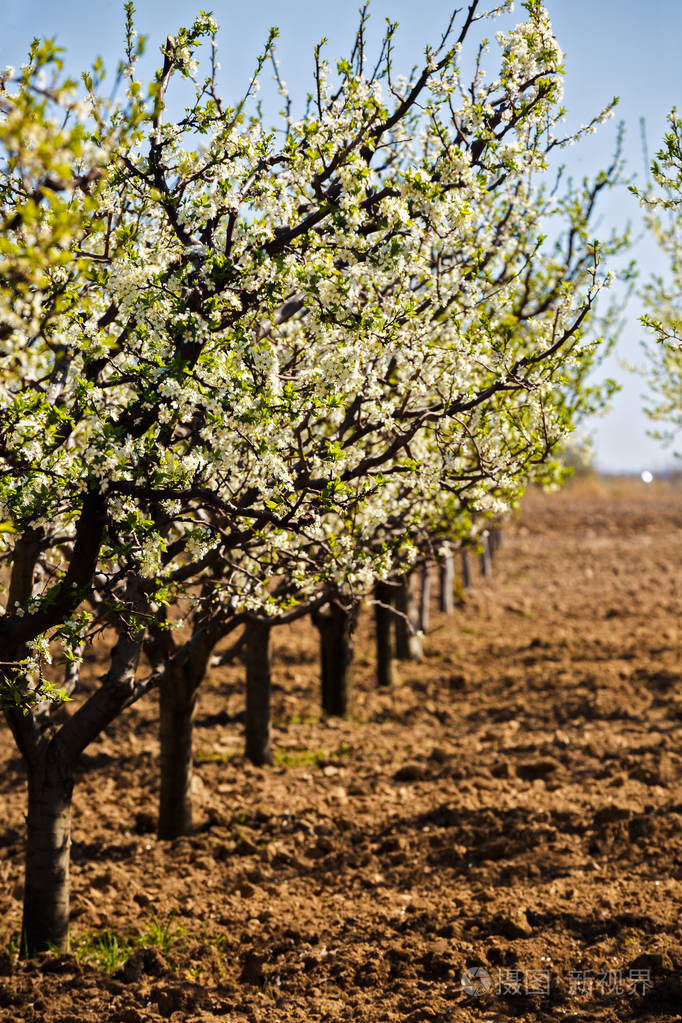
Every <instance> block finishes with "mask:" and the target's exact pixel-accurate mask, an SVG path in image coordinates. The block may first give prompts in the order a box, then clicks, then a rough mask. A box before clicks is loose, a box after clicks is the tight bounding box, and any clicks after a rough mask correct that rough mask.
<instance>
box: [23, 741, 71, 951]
mask: <svg viewBox="0 0 682 1023" xmlns="http://www.w3.org/2000/svg"><path fill="white" fill-rule="evenodd" d="M72 792H73V775H72V772H71V770H70V769H69V768H68V767H66V766H65V765H64V764H63V763H62V762H61V760H60V759H58V758H57V757H56V756H55V754H54V748H53V747H48V750H47V752H46V754H44V755H43V756H41V757H40V759H39V760H38V761H37V762H36V761H34V762H33V764H32V765H31V767H29V770H28V816H27V820H26V827H27V841H26V869H25V885H24V912H23V920H22V924H21V949H20V951H21V955H22V956H24V957H28V956H33V955H36V953H38V952H44V951H46V950H47V949H49V948H54V949H57V950H58V951H60V952H66V951H68V948H69V862H70V853H71V795H72Z"/></svg>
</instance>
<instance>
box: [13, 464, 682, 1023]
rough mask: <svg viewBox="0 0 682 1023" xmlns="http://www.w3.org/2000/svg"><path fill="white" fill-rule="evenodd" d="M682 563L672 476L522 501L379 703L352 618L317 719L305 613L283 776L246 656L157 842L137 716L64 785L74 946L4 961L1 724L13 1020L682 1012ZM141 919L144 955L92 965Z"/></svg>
mask: <svg viewBox="0 0 682 1023" xmlns="http://www.w3.org/2000/svg"><path fill="white" fill-rule="evenodd" d="M681 565H682V491H681V490H680V488H679V487H678V488H674V487H672V486H671V485H666V484H663V483H661V484H654V485H652V486H650V487H648V488H646V487H645V486H644V485H639V484H636V483H618V482H610V483H605V482H602V481H594V482H592V483H589V484H587V485H586V484H581V485H579V484H574V485H572V486H571V487H569V488H567V489H566V490H565V491H563V492H562V493H559V494H555V495H551V496H544V495H540V494H531V495H529V496H528V497H527V499H526V501H525V503H524V508H523V513H522V516H521V519H520V521H519V522H517V523H514V524H512V525H510V526H509V527H508V528H507V530H506V532H505V542H504V545H503V548H502V550H501V551H500V552H499V555H498V557H497V560H496V563H495V574H494V577H493V578H492V579H490V580H483V579H481V578H476V579H475V582H474V586H473V588H472V589H471V590H470V591H467V593H466V594H465V596H464V598H463V600H462V602H461V603H460V604H459V606H458V607H457V610H456V612H455V614H454V615H453V616H452V617H451V618H444V617H443V616H440V615H437V614H436V615H434V617H433V622H432V629H431V633H430V635H429V636H428V637H427V642H426V649H427V654H426V657H425V660H424V661H423V663H421V664H418V665H417V664H409V663H404V664H402V665H400V668H399V683H398V684H397V685H396V687H395V689H394V690H393V691H391V692H379V691H377V689H376V686H375V685H374V684H373V679H372V674H373V656H372V650H371V644H370V633H369V620H368V616H365V618H364V619H363V620H362V622H361V625H360V628H359V635H358V640H357V645H356V649H357V667H356V691H355V711H354V717H353V718H352V719H351V720H348V721H338V720H330V721H320V720H319V714H318V710H317V707H318V696H317V682H316V646H315V636H314V634H313V632H312V629H311V627H310V626H308V625H306V624H301V625H299V626H297V627H296V628H291V629H286V630H284V629H283V630H280V632H279V634H276V640H275V645H276V662H275V664H276V667H275V676H276V693H275V714H276V728H275V734H274V739H275V743H276V746H277V748H278V750H279V754H278V764H277V765H276V766H275V767H274V768H272V769H256V768H253V767H251V766H249V765H247V764H245V763H244V762H243V760H242V759H241V757H240V748H241V734H240V712H241V711H242V707H243V694H242V691H241V686H240V676H241V673H240V671H239V670H237V669H220V670H219V671H216V672H215V673H214V674H213V676H212V678H211V679H210V681H209V682H208V683H207V685H206V687H205V691H204V692H203V694H202V697H201V704H200V708H199V713H198V721H197V737H196V751H197V753H196V761H197V786H196V788H197V791H196V795H197V801H198V807H199V817H200V822H199V829H198V831H197V833H196V835H193V836H192V837H190V838H185V839H181V840H178V841H174V842H160V841H157V840H156V838H155V837H154V834H153V832H152V831H151V830H150V829H151V827H152V822H153V814H154V808H155V798H156V791H157V779H156V769H155V761H156V755H157V744H156V739H155V717H154V703H153V701H151V700H150V701H148V702H145V703H143V704H141V705H139V706H138V707H136V708H134V709H133V711H132V712H130V713H129V714H128V716H127V717H126V718H125V719H123V720H121V721H119V722H118V723H117V724H116V726H115V727H114V728H112V729H111V730H110V732H109V733H108V734H107V735H106V737H104V738H103V739H102V740H101V741H100V742H99V743H97V744H96V745H95V746H93V747H92V748H91V749H90V751H89V753H88V755H87V757H86V758H85V763H84V769H83V772H82V777H81V778H80V779H79V781H78V784H77V789H76V795H75V813H74V846H73V874H72V888H73V896H72V904H73V924H72V934H73V939H74V944H75V947H76V948H80V952H79V956H78V957H74V956H50V955H47V956H44V957H42V958H40V959H39V960H37V961H34V962H31V963H29V964H17V963H16V961H15V960H14V957H13V956H11V955H10V954H8V952H7V951H6V949H7V948H8V942H9V940H10V937H11V935H12V934H13V933H15V932H16V931H17V929H18V926H19V921H20V898H21V856H22V841H23V835H22V829H23V813H24V784H23V780H22V774H21V765H20V762H19V760H18V759H17V757H16V754H15V752H14V750H13V749H12V747H11V744H10V738H9V735H8V733H7V730H6V729H4V730H3V731H1V732H0V757H1V767H0V799H1V800H2V804H1V806H2V809H1V810H0V813H1V816H0V1020H2V1021H3V1023H10V1021H14V1023H18V1021H21V1023H24V1021H33V1020H36V1021H37V1020H46V1021H50V1023H76V1021H77V1023H90V1021H98V1023H99V1021H111V1023H142V1021H151V1020H159V1019H171V1020H174V1021H180V1020H183V1021H184V1020H188V1021H208V1020H229V1021H235V1023H241V1021H245V1020H249V1021H254V1023H277V1021H279V1023H293V1021H296V1023H300V1021H317V1020H329V1021H337V1020H338V1021H341V1020H349V1021H350V1020H352V1021H356V1020H367V1021H372V1023H374V1021H396V1020H410V1021H417V1020H425V1021H428V1020H432V1021H448V1023H450V1021H452V1023H474V1021H475V1023H493V1021H495V1023H497V1021H502V1020H512V1019H513V1020H518V1021H527V1023H530V1021H538V1020H564V1021H573V1023H584V1021H588V1020H595V1021H597V1020H598V1021H600V1023H607V1021H616V1020H620V1021H629V1020H635V1019H649V1020H652V1021H657V1023H663V1021H672V1020H682V934H681V926H682V686H681V685H680V681H681V673H680V622H681V621H682V580H681V579H680V566H681ZM153 914H156V918H157V920H158V921H159V922H160V928H161V929H162V928H163V927H165V926H166V925H167V933H166V936H165V939H164V937H163V935H160V934H159V933H158V931H157V934H156V937H155V938H152V937H151V936H148V938H147V941H148V942H150V941H154V940H155V941H156V946H152V947H151V948H148V949H146V950H138V951H136V952H134V953H133V955H132V958H131V959H130V960H129V961H128V963H127V965H126V966H125V967H124V968H122V969H121V968H119V969H118V970H114V972H112V973H111V974H106V973H105V972H104V971H103V970H102V968H101V967H98V966H96V965H94V964H93V963H92V962H89V961H88V958H87V956H86V955H85V948H86V940H90V946H92V944H93V942H92V937H90V939H88V935H90V936H92V935H93V934H94V935H97V934H101V932H103V931H104V930H105V929H107V928H108V929H110V930H111V931H113V932H115V933H116V935H118V937H119V940H120V942H121V943H122V944H124V943H125V941H126V939H132V938H133V937H139V936H140V935H142V934H144V933H145V932H148V931H149V930H150V922H153ZM476 968H478V970H479V971H480V970H482V971H485V972H483V973H480V972H479V973H478V974H474V973H469V974H466V973H465V971H467V970H475V969H476ZM476 976H478V986H479V987H481V985H482V986H485V985H486V978H488V980H489V990H487V991H484V990H477V989H476V987H475V986H474V984H475V977H476ZM463 979H464V982H465V983H463Z"/></svg>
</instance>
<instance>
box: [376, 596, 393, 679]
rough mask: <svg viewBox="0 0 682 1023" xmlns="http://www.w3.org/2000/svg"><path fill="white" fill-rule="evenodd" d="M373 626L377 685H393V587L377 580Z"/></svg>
mask: <svg viewBox="0 0 682 1023" xmlns="http://www.w3.org/2000/svg"><path fill="white" fill-rule="evenodd" d="M374 597H375V600H376V601H377V603H376V604H375V605H374V625H375V630H376V644H377V685H378V686H392V685H393V649H392V646H391V623H392V620H393V613H392V611H391V608H390V605H391V603H392V602H393V587H392V586H389V585H388V584H387V583H385V582H381V581H380V580H377V582H376V583H375V584H374Z"/></svg>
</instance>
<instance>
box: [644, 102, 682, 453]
mask: <svg viewBox="0 0 682 1023" xmlns="http://www.w3.org/2000/svg"><path fill="white" fill-rule="evenodd" d="M668 125H669V130H668V132H667V133H666V136H665V139H664V142H663V146H662V148H661V149H660V150H659V152H658V153H657V154H656V158H655V159H654V161H653V162H652V165H651V174H652V177H653V181H654V183H655V186H656V187H655V188H651V189H649V190H648V191H642V190H637V189H633V191H634V192H635V194H637V195H638V196H639V198H640V201H641V203H642V205H643V206H644V207H645V208H646V210H647V216H646V220H647V225H648V227H649V230H650V231H651V233H652V234H653V236H654V237H655V239H656V241H657V242H658V244H659V246H660V248H661V249H662V251H663V253H664V255H665V257H666V260H667V262H668V273H667V274H666V275H665V276H660V275H658V276H653V277H652V278H651V279H650V280H649V282H648V283H647V284H646V285H645V287H644V288H643V290H642V298H643V299H644V303H645V306H646V308H647V313H646V315H645V316H643V317H642V322H643V323H644V324H645V326H647V327H648V328H649V330H650V331H651V333H652V335H653V337H654V339H655V341H656V344H655V345H651V344H649V345H645V356H646V363H645V366H644V376H645V379H646V381H647V384H648V386H649V404H648V407H647V408H646V412H647V415H648V416H649V417H650V419H651V420H652V421H653V422H654V423H655V424H657V425H656V427H655V429H654V431H653V436H655V437H658V438H660V439H661V440H663V441H665V443H666V444H668V445H672V444H674V443H675V442H676V439H677V437H678V436H679V434H680V432H682V120H680V118H679V117H678V116H677V112H676V111H675V110H673V111H672V112H671V113H670V115H669V117H668ZM676 454H677V455H678V456H682V451H677V452H676Z"/></svg>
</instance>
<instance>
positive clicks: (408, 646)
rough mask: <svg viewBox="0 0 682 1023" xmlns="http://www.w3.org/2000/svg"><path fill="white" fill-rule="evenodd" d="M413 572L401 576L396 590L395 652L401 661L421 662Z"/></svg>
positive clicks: (421, 654) (421, 651)
mask: <svg viewBox="0 0 682 1023" xmlns="http://www.w3.org/2000/svg"><path fill="white" fill-rule="evenodd" d="M415 576H416V573H415V572H410V573H409V575H405V576H403V578H402V579H401V581H400V585H399V586H398V587H397V589H396V595H395V607H396V611H397V612H398V614H397V615H396V618H395V652H396V657H397V658H398V659H399V660H401V661H421V659H422V657H423V650H422V641H421V636H420V635H419V634H418V633H419V603H418V601H417V600H415V594H414V588H415Z"/></svg>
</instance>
